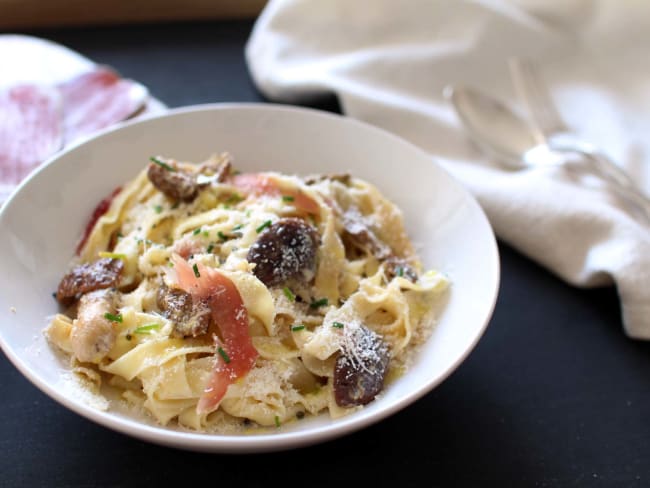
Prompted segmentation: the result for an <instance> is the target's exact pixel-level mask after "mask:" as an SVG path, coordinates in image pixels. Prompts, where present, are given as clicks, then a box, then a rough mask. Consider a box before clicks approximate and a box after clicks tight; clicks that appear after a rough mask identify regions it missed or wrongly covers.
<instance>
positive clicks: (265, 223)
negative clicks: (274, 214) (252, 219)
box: [255, 220, 271, 234]
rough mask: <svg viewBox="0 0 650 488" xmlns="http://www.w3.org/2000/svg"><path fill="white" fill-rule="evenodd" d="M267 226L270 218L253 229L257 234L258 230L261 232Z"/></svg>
mask: <svg viewBox="0 0 650 488" xmlns="http://www.w3.org/2000/svg"><path fill="white" fill-rule="evenodd" d="M267 227H271V221H270V220H267V221H266V222H264V223H263V224H262V225H260V226H259V227H258V228H257V229H255V231H256V232H257V233H258V234H259V233H260V232H262V231H263V230H264V229H266V228H267Z"/></svg>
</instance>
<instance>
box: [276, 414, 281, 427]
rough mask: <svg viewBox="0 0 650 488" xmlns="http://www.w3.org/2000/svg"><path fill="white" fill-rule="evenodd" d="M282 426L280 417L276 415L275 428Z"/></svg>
mask: <svg viewBox="0 0 650 488" xmlns="http://www.w3.org/2000/svg"><path fill="white" fill-rule="evenodd" d="M280 425H281V424H280V417H278V416H277V415H276V416H275V426H276V427H278V428H279V427H280Z"/></svg>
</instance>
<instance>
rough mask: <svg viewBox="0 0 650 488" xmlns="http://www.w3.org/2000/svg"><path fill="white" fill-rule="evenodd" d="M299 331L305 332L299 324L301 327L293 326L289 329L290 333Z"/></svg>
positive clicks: (303, 327)
mask: <svg viewBox="0 0 650 488" xmlns="http://www.w3.org/2000/svg"><path fill="white" fill-rule="evenodd" d="M300 330H305V326H304V325H302V324H301V325H294V326H292V327H291V332H298V331H300Z"/></svg>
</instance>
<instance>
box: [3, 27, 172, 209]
mask: <svg viewBox="0 0 650 488" xmlns="http://www.w3.org/2000/svg"><path fill="white" fill-rule="evenodd" d="M0 61H1V66H2V69H0V204H2V202H3V201H4V200H5V199H6V198H7V197H8V196H9V194H10V193H11V192H12V191H13V189H14V188H15V187H16V185H17V184H19V183H20V182H21V181H22V180H23V179H24V178H25V176H27V174H29V173H30V172H31V171H32V170H33V169H34V168H36V167H38V166H39V165H40V164H41V163H42V162H43V161H45V160H46V159H48V158H50V157H51V156H53V155H54V154H56V153H57V152H58V151H59V150H61V149H63V148H64V147H65V146H67V145H69V144H71V143H74V142H78V141H79V140H81V139H83V138H85V137H89V136H91V135H93V134H94V133H95V132H97V131H98V130H100V129H104V128H106V127H110V126H112V125H114V124H116V123H119V122H122V121H123V120H126V119H127V118H131V117H133V116H134V115H141V114H143V113H151V112H156V111H159V110H161V109H163V108H164V105H162V104H161V103H160V102H159V101H157V100H155V99H154V98H152V97H150V96H149V93H148V90H147V89H146V88H145V87H144V86H142V85H141V84H139V83H137V82H135V81H133V80H127V79H123V78H122V77H120V75H119V74H118V73H116V72H115V71H113V70H112V69H110V68H108V67H105V66H98V65H97V64H95V63H94V62H92V61H91V60H89V59H87V58H85V57H83V56H81V55H80V54H78V53H76V52H74V51H71V50H70V49H67V48H65V47H63V46H61V45H58V44H55V43H53V42H50V41H47V40H45V39H39V38H35V37H31V36H24V35H11V34H5V35H0Z"/></svg>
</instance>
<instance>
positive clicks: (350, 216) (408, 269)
mask: <svg viewBox="0 0 650 488" xmlns="http://www.w3.org/2000/svg"><path fill="white" fill-rule="evenodd" d="M343 230H344V233H345V236H346V237H347V238H348V240H350V241H351V242H352V244H353V245H354V246H357V247H359V248H361V249H363V250H364V251H366V252H368V253H369V254H372V255H373V256H374V257H375V258H377V259H378V260H379V261H384V263H385V270H386V277H387V278H388V279H389V280H390V279H392V278H394V277H395V276H402V277H404V278H406V279H408V280H410V281H412V282H415V281H417V279H418V273H417V271H416V270H415V268H413V266H411V265H410V264H409V263H408V262H407V261H406V260H405V259H404V258H401V257H399V256H396V255H395V253H394V252H393V250H392V249H391V248H390V246H389V245H388V244H386V243H385V242H384V241H382V240H381V239H380V238H379V237H377V235H375V233H374V232H373V231H372V230H371V229H370V228H369V227H368V225H367V224H366V223H365V222H364V220H363V216H362V215H361V214H360V213H359V211H358V210H357V209H356V208H354V207H352V208H350V209H348V211H347V212H345V214H344V215H343Z"/></svg>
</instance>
